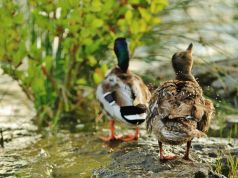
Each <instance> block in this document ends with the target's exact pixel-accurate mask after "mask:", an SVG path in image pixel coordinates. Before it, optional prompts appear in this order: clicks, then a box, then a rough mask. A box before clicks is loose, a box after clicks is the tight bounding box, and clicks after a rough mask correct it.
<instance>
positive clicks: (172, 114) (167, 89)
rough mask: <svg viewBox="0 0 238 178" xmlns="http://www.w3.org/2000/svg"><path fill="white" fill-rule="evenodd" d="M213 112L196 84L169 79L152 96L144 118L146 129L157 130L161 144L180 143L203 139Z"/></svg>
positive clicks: (209, 103)
mask: <svg viewBox="0 0 238 178" xmlns="http://www.w3.org/2000/svg"><path fill="white" fill-rule="evenodd" d="M212 113H213V105H212V102H209V100H206V99H204V98H203V96H202V89H201V88H200V86H199V85H197V83H194V82H191V81H179V80H170V81H167V82H165V83H164V84H163V85H162V86H161V87H160V88H158V89H157V90H156V91H155V92H154V93H153V95H152V99H151V101H150V103H149V107H148V113H147V118H146V125H147V130H148V131H149V132H151V130H154V131H156V133H155V134H156V135H157V136H158V137H159V139H160V140H161V139H162V140H163V141H164V142H168V143H171V144H176V142H177V144H180V143H181V142H185V141H188V140H191V139H192V138H193V137H201V136H204V135H205V134H204V133H203V132H205V131H207V128H208V125H209V122H210V119H211V115H212ZM179 138H180V139H179Z"/></svg>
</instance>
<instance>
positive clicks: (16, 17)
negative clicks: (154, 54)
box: [0, 0, 166, 126]
mask: <svg viewBox="0 0 238 178" xmlns="http://www.w3.org/2000/svg"><path fill="white" fill-rule="evenodd" d="M165 6H166V0H117V1H116V0H68V1H64V0H58V1H56V0H38V1H35V0H28V1H27V2H26V4H24V3H20V1H19V3H16V2H14V1H12V0H6V1H2V2H1V3H0V17H1V19H2V20H1V23H0V39H1V41H0V44H1V48H0V59H1V67H2V69H3V70H4V72H5V73H7V74H9V75H10V76H12V77H13V78H14V79H15V80H17V81H18V82H19V84H20V86H21V87H22V88H23V90H24V92H25V93H26V94H27V96H28V98H29V99H31V100H32V101H33V102H34V105H35V108H36V111H37V116H38V117H37V118H39V119H38V121H39V124H42V123H45V124H50V125H51V126H56V125H57V123H58V121H59V120H60V119H62V118H64V117H67V116H70V118H73V116H74V117H76V118H77V117H82V115H89V114H92V115H94V113H95V104H94V88H95V86H96V84H97V83H99V82H100V81H101V80H102V78H103V76H104V74H105V72H106V71H107V69H108V66H111V64H112V63H113V62H112V61H114V60H113V58H114V57H111V56H112V44H113V41H114V39H115V38H116V37H118V36H124V37H127V38H129V39H130V50H131V53H132V54H133V51H134V49H135V48H136V47H137V46H139V45H142V42H141V38H142V37H143V36H144V35H145V34H146V33H150V32H151V31H152V29H153V27H154V26H156V25H158V24H159V23H160V20H159V18H158V12H159V11H160V10H162V9H163V8H164V7H165Z"/></svg>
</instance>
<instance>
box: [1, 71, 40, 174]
mask: <svg viewBox="0 0 238 178" xmlns="http://www.w3.org/2000/svg"><path fill="white" fill-rule="evenodd" d="M0 93H1V96H0V97H1V103H0V104H1V107H0V113H1V115H0V130H1V131H2V133H1V134H0V141H1V145H2V146H4V148H1V146H0V177H15V172H16V171H17V170H19V169H21V168H23V167H25V166H26V165H27V164H28V163H27V161H24V160H22V159H21V158H20V156H21V155H18V151H16V150H21V149H24V148H26V147H28V146H29V145H31V144H32V143H35V142H36V141H38V140H39V138H40V135H38V134H37V133H36V131H37V127H36V126H35V125H34V124H33V121H32V118H33V117H34V115H35V111H34V107H33V103H31V102H30V101H29V100H28V99H27V97H26V95H25V94H24V92H23V91H22V89H21V88H20V86H19V85H18V83H17V82H16V81H14V80H13V79H11V78H10V77H9V76H7V75H0Z"/></svg>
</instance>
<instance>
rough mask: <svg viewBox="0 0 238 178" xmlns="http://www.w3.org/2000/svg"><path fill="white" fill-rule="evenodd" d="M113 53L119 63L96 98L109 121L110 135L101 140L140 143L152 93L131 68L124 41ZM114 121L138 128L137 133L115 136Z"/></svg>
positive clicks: (118, 40) (99, 89) (120, 41)
mask: <svg viewBox="0 0 238 178" xmlns="http://www.w3.org/2000/svg"><path fill="white" fill-rule="evenodd" d="M114 52H115V54H116V56H117V61H118V64H117V66H116V67H114V68H113V69H111V71H110V72H109V73H108V74H107V75H106V76H105V78H104V80H103V81H102V82H101V83H100V84H99V85H98V87H97V91H96V97H97V99H98V101H99V102H100V104H101V107H102V109H103V111H104V112H105V113H106V114H107V116H108V117H109V118H110V124H109V125H110V135H109V136H108V137H102V140H104V141H112V140H117V139H120V140H122V141H131V140H137V139H138V137H139V127H138V125H140V124H141V123H143V122H144V121H145V118H146V109H147V106H148V102H149V99H150V97H151V94H150V91H149V90H148V88H147V86H146V85H145V84H144V82H143V81H142V79H141V78H140V77H139V76H137V75H135V74H133V73H132V72H131V71H130V70H129V69H128V67H129V59H130V57H129V50H128V46H127V42H126V39H125V38H117V39H116V40H115V42H114ZM115 120H117V121H121V122H124V123H126V124H129V125H132V126H135V127H136V129H135V134H134V135H127V136H123V137H117V136H115V128H114V124H115Z"/></svg>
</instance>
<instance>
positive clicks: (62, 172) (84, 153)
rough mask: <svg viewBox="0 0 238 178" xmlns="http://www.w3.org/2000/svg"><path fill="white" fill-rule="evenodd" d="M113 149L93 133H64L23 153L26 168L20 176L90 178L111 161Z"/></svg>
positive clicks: (21, 153) (48, 138) (21, 170)
mask: <svg viewBox="0 0 238 178" xmlns="http://www.w3.org/2000/svg"><path fill="white" fill-rule="evenodd" d="M110 150H111V148H110V147H108V146H107V145H105V144H103V143H102V142H101V141H100V140H99V139H98V138H97V137H96V136H95V135H94V134H93V133H78V134H72V133H69V132H62V133H60V134H57V135H56V136H50V137H47V138H43V139H42V140H40V141H39V142H37V143H35V144H33V145H31V146H29V147H28V149H25V150H21V151H20V152H19V154H20V155H21V159H22V160H24V161H26V162H27V165H26V166H25V168H23V169H20V170H19V171H16V175H17V176H19V177H69V178H73V177H75V178H76V177H90V176H91V173H92V170H93V169H94V168H98V167H101V166H105V165H106V164H107V163H108V162H109V160H110V159H109V158H110Z"/></svg>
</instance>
